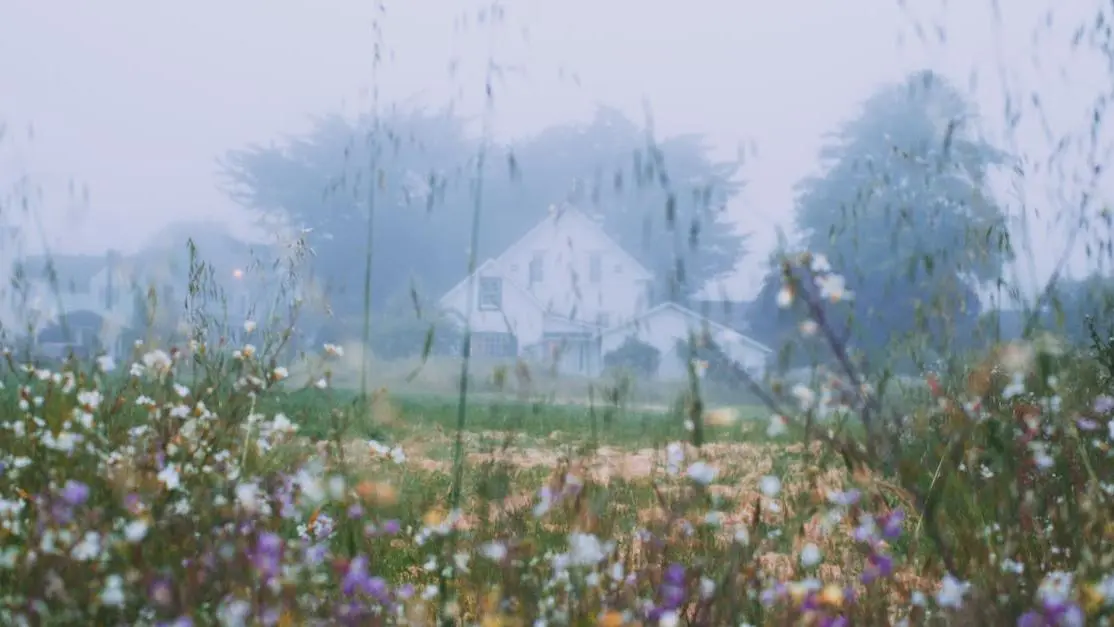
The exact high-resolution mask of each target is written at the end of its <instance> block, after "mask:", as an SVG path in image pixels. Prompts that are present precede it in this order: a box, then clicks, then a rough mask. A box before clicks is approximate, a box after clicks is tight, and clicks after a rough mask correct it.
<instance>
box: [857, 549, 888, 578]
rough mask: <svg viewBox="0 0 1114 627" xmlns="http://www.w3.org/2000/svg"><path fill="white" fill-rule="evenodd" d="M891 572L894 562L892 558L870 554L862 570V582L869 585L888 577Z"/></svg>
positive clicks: (874, 553)
mask: <svg viewBox="0 0 1114 627" xmlns="http://www.w3.org/2000/svg"><path fill="white" fill-rule="evenodd" d="M893 572H894V560H893V558H892V557H890V556H889V555H883V554H881V553H876V552H872V553H871V554H870V556H869V557H868V558H867V560H866V567H865V568H863V575H862V582H863V583H864V584H869V583H870V582H872V581H874V580H876V579H878V578H880V577H888V576H890V574H892V573H893Z"/></svg>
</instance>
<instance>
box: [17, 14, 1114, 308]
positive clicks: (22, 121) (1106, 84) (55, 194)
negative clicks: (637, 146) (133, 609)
mask: <svg viewBox="0 0 1114 627" xmlns="http://www.w3.org/2000/svg"><path fill="white" fill-rule="evenodd" d="M504 4H505V6H506V7H507V19H506V21H504V22H503V23H502V24H499V25H495V26H490V25H488V26H476V25H475V24H471V25H470V26H468V27H467V28H463V27H459V25H457V26H454V23H458V20H459V18H460V17H461V16H462V15H473V16H474V15H475V10H476V8H478V7H480V6H482V5H481V4H480V3H476V2H473V1H472V0H469V2H465V3H462V2H459V0H408V1H406V2H389V3H387V4H386V13H385V14H384V15H382V16H381V19H380V22H381V28H382V43H383V47H384V49H385V50H386V51H387V52H386V54H385V57H386V58H385V59H384V60H383V62H382V64H381V65H380V66H379V68H378V70H377V74H375V75H374V78H373V71H374V65H375V64H374V63H373V60H372V50H373V46H374V43H375V40H376V36H375V35H374V33H373V29H372V16H373V15H374V14H375V13H376V8H375V7H376V5H375V4H374V3H373V2H370V1H368V0H330V1H328V2H301V1H296V0H236V1H234V2H228V1H227V0H226V1H223V2H218V1H217V0H194V1H191V2H181V3H170V2H159V3H154V2H148V1H143V0H101V1H100V2H96V3H78V2H73V3H65V4H59V3H47V2H32V1H30V0H6V1H5V2H2V3H0V89H2V90H3V91H2V92H0V93H2V96H0V121H4V122H6V124H7V128H8V131H7V133H8V134H7V137H6V138H5V139H4V140H3V141H2V142H0V185H2V186H3V187H0V197H3V195H4V194H10V193H11V188H12V185H13V184H14V181H16V180H17V179H18V178H19V177H22V176H26V177H27V178H28V179H29V180H30V181H31V182H32V183H33V184H34V185H35V186H37V187H38V188H41V190H42V197H41V198H39V199H36V200H35V201H34V202H33V203H32V206H33V208H34V210H35V211H36V215H37V216H40V217H41V222H42V227H43V230H44V231H45V233H46V234H47V241H48V243H49V244H50V245H51V246H52V247H53V248H54V250H56V251H62V250H64V251H69V252H80V251H100V250H103V249H104V248H105V247H108V246H111V247H115V248H119V249H123V250H125V251H127V250H131V249H134V248H135V247H137V246H138V245H140V244H141V243H142V241H143V240H144V239H145V238H147V237H149V236H151V235H152V234H154V233H155V232H156V231H158V230H159V229H160V228H161V227H163V226H165V225H166V224H167V223H168V222H170V221H173V220H182V219H191V220H192V219H205V218H220V219H224V220H227V221H229V222H230V223H232V224H234V225H236V227H237V228H245V227H246V225H248V224H249V218H248V216H247V214H246V212H244V211H242V210H240V209H238V208H237V207H235V206H234V205H233V204H232V203H231V202H230V201H229V200H228V199H227V198H226V197H225V196H224V195H223V194H222V193H221V192H220V191H219V190H218V189H217V188H216V185H215V182H216V179H215V174H216V172H217V165H216V158H217V157H218V156H220V155H221V154H222V153H224V152H225V151H227V150H229V149H233V148H239V147H242V146H244V145H245V144H246V143H249V142H253V141H262V142H267V141H271V140H278V139H281V137H282V135H284V134H289V133H297V132H300V131H303V130H305V129H306V128H307V127H308V124H309V116H311V115H314V114H327V113H331V112H338V111H342V112H346V113H350V114H351V113H356V112H358V111H366V110H368V108H369V107H370V106H371V101H372V94H373V93H374V91H375V90H374V89H373V87H374V86H377V88H378V90H377V91H378V93H379V99H380V103H381V106H386V105H387V103H390V102H400V103H423V104H430V105H434V106H440V105H444V104H446V103H448V102H450V101H452V102H454V103H455V104H456V106H457V108H458V110H459V111H460V112H461V113H464V114H469V115H479V114H480V113H481V112H482V111H483V109H484V107H483V83H484V78H483V77H484V72H485V67H486V64H487V63H488V60H489V59H491V60H494V61H495V62H496V63H498V64H500V65H501V66H504V67H505V68H507V73H506V75H505V80H504V81H503V82H502V83H500V84H498V85H497V86H496V89H495V102H494V110H493V112H492V116H491V118H490V119H491V120H492V131H493V132H494V134H495V135H496V137H498V138H500V139H503V140H513V139H514V138H516V137H523V136H525V135H528V134H530V133H534V132H537V131H539V130H541V129H542V128H544V127H545V126H547V125H551V124H554V123H559V122H562V121H567V120H571V119H584V118H586V117H587V116H588V115H590V114H591V112H592V110H593V108H594V106H595V105H596V104H597V103H599V104H606V105H614V106H618V107H620V108H622V109H623V110H625V111H626V112H628V114H630V115H631V116H632V117H633V118H634V119H636V120H641V119H642V118H643V112H644V110H645V107H646V106H648V107H649V110H650V111H651V112H652V116H653V120H654V124H655V129H656V131H657V133H658V134H659V135H669V134H673V133H680V132H702V133H707V134H708V135H709V136H710V138H711V140H712V141H713V142H714V145H715V148H716V150H717V151H719V152H720V153H722V155H723V156H728V157H731V156H734V155H736V154H737V153H738V152H739V150H740V147H741V146H745V145H754V146H756V152H755V154H751V155H748V157H747V162H746V166H745V168H744V170H743V172H742V176H743V178H744V179H745V180H746V181H747V182H748V185H747V188H746V191H745V192H744V194H743V195H742V196H741V197H740V198H739V200H738V201H737V202H736V203H735V205H734V206H732V207H731V208H730V209H731V211H732V215H733V216H734V217H735V218H736V220H737V221H738V224H739V228H741V229H742V230H743V231H746V232H751V233H753V237H752V240H751V243H752V250H751V254H750V255H749V256H748V257H747V258H745V259H744V260H743V262H742V263H741V266H740V269H739V273H738V276H737V277H734V278H732V279H730V280H728V281H726V282H725V283H724V288H725V289H726V291H727V292H728V294H729V295H732V296H744V297H749V296H751V295H752V294H753V292H754V289H755V286H756V285H757V280H758V278H759V273H760V272H761V270H762V262H763V261H764V259H765V258H766V253H767V252H768V251H769V250H770V248H771V246H772V245H773V243H774V232H775V227H776V226H779V225H780V226H783V227H787V226H788V225H789V220H790V218H791V211H792V190H791V187H792V185H793V183H794V182H795V181H796V180H797V179H799V178H800V177H801V176H803V175H805V174H807V173H809V172H810V171H812V170H814V169H815V167H816V158H815V155H816V151H817V150H818V148H819V146H820V141H821V139H822V136H823V134H824V133H826V132H829V131H831V130H833V129H834V128H835V127H836V126H837V125H838V123H839V122H840V121H841V120H844V119H846V118H847V117H848V116H850V115H852V114H854V112H855V110H856V106H857V104H858V103H860V102H861V101H862V100H863V99H865V98H866V97H867V96H868V95H869V94H870V92H871V90H872V89H874V88H876V87H878V86H879V85H880V84H882V83H883V82H885V81H896V80H900V79H901V78H902V75H903V74H904V73H906V72H908V71H911V70H915V69H920V68H922V67H931V68H933V69H936V70H938V71H941V72H942V73H944V74H946V75H947V76H949V77H951V78H953V79H954V80H955V81H956V82H957V83H958V84H959V85H960V86H962V87H966V86H968V85H973V87H974V89H973V92H972V93H973V95H974V96H975V98H976V100H977V102H978V104H979V106H980V107H981V108H982V110H983V113H984V116H985V118H986V121H987V123H988V124H989V126H990V128H991V130H992V131H993V132H994V133H996V134H999V135H1000V137H999V139H1003V140H1005V139H1009V140H1010V142H1011V143H1010V144H1007V146H1008V147H1010V148H1012V149H1013V150H1015V151H1016V152H1017V153H1019V154H1020V155H1022V156H1023V157H1025V158H1027V159H1028V161H1029V163H1030V164H1035V163H1039V162H1041V161H1044V160H1047V159H1048V157H1049V155H1051V154H1053V152H1054V149H1053V147H1054V146H1055V144H1056V143H1057V142H1058V141H1059V140H1060V139H1061V138H1064V137H1086V136H1087V134H1088V133H1089V132H1090V125H1091V120H1090V114H1089V110H1090V107H1091V106H1092V104H1093V101H1094V100H1095V98H1096V97H1097V96H1099V95H1100V94H1102V93H1108V92H1110V90H1111V85H1112V84H1114V81H1112V80H1111V76H1110V71H1109V69H1108V67H1107V66H1106V62H1105V60H1103V59H1101V58H1099V57H1098V56H1097V55H1095V54H1089V53H1087V52H1086V51H1076V52H1072V51H1071V50H1070V47H1069V43H1070V38H1071V33H1072V31H1073V30H1074V29H1075V28H1076V27H1077V26H1078V25H1080V24H1081V23H1084V22H1089V21H1091V20H1093V16H1094V15H1095V14H1096V12H1097V10H1098V9H1096V7H1098V6H1100V5H1101V2H1098V1H1097V0H1078V1H1077V2H1072V3H1063V2H1060V3H1055V2H1052V1H1051V0H1048V1H1044V0H1011V1H1010V2H1008V3H1002V4H1003V5H1006V6H1005V7H1004V8H1003V10H1002V20H1001V22H1000V23H998V22H997V21H996V20H995V19H994V18H993V13H992V10H991V6H992V4H991V2H990V1H989V0H972V1H970V2H967V3H957V2H952V3H947V6H944V5H943V4H942V3H940V2H939V1H937V0H909V1H908V2H907V4H908V5H910V7H912V8H911V9H907V10H903V9H901V8H899V6H898V2H896V1H895V0H858V1H856V2H825V1H822V0H811V1H805V0H786V1H784V2H780V3H765V2H757V1H754V0H733V1H732V0H691V1H690V2H686V3H677V2H667V1H666V0H606V1H601V0H594V1H592V2H590V1H589V0H564V1H562V2H551V1H543V0H508V1H507V2H505V3H504ZM63 7H64V8H63ZM1049 8H1054V10H1055V20H1054V21H1053V23H1052V26H1051V27H1047V26H1045V25H1044V17H1045V14H1046V13H1047V12H1048V10H1049ZM918 22H919V23H921V24H922V25H924V27H925V32H926V34H927V35H928V36H929V39H930V42H929V43H927V44H926V43H922V42H921V41H920V40H919V39H918V38H917V36H916V33H915V30H914V28H913V26H914V24H915V23H918ZM937 24H938V25H940V26H941V30H942V31H943V32H944V33H946V35H947V40H946V41H944V42H943V43H941V42H939V41H937V40H936V39H935V38H936V34H935V33H936V30H935V25H937ZM1034 33H1037V34H1038V36H1037V37H1036V39H1034ZM1041 33H1043V34H1041ZM453 59H458V60H459V69H458V71H457V72H456V73H455V74H454V75H452V76H450V72H449V66H450V61H452V60H453ZM972 76H975V77H976V78H977V80H976V81H972V80H971V78H972ZM1034 91H1036V92H1037V93H1039V96H1040V101H1041V106H1042V109H1043V111H1044V115H1045V118H1046V119H1044V120H1041V119H1040V118H1039V117H1038V116H1036V115H1034V113H1035V109H1034V105H1033V103H1032V98H1031V97H1030V96H1029V94H1031V93H1032V92H1034ZM1005 93H1013V94H1015V95H1018V96H1023V97H1024V99H1023V100H1024V105H1023V109H1024V113H1023V116H1022V122H1021V124H1020V126H1019V127H1018V128H1017V129H1015V131H1014V132H1013V133H1010V134H1009V135H1008V137H1007V133H1006V128H1005V124H1004V119H1005V115H1004V103H1005V100H1006V98H1005V95H1004V94H1005ZM30 127H33V129H34V133H33V136H32V135H31V134H30V133H29V132H28V129H29V128H30ZM1111 137H1114V134H1112V133H1109V132H1108V133H1104V135H1103V139H1102V141H1103V143H1104V144H1107V143H1109V140H1110V139H1111ZM1072 151H1074V152H1073V154H1074V156H1071V157H1070V158H1067V159H1066V161H1064V162H1063V163H1061V164H1060V166H1059V167H1060V168H1066V173H1064V172H1060V173H1056V172H1049V173H1044V174H1042V175H1033V173H1029V176H1028V179H1027V182H1026V183H1025V185H1024V187H1023V190H1022V191H1023V192H1024V194H1023V198H1024V199H1025V200H1026V201H1027V203H1028V204H1029V205H1033V206H1039V207H1042V208H1043V209H1042V210H1043V212H1044V215H1045V216H1046V217H1045V218H1044V220H1045V223H1044V224H1041V225H1040V227H1039V228H1037V229H1034V230H1035V231H1036V232H1037V233H1039V234H1040V240H1039V241H1038V242H1036V244H1035V245H1034V246H1033V248H1032V250H1033V251H1034V253H1035V259H1034V260H1033V261H1034V264H1035V268H1036V272H1037V275H1038V278H1043V277H1044V276H1047V274H1048V273H1049V272H1050V270H1051V268H1052V267H1053V265H1054V262H1055V260H1056V259H1057V258H1058V257H1059V255H1060V253H1061V252H1062V250H1063V248H1064V246H1065V242H1066V240H1065V238H1064V237H1063V234H1062V233H1060V232H1058V231H1057V229H1056V228H1055V227H1054V226H1053V225H1052V224H1051V223H1052V221H1053V218H1052V217H1051V216H1054V215H1056V214H1060V215H1061V220H1062V219H1063V215H1064V211H1063V210H1062V209H1061V207H1069V208H1070V207H1071V206H1073V205H1075V204H1077V203H1078V197H1079V194H1080V193H1081V192H1082V188H1081V187H1080V186H1079V185H1077V184H1075V183H1072V182H1071V181H1070V180H1068V179H1069V178H1070V177H1071V176H1074V175H1075V174H1079V173H1083V172H1085V170H1086V161H1085V160H1084V159H1083V158H1082V157H1081V156H1080V155H1083V154H1084V153H1085V152H1086V150H1085V147H1084V146H1076V147H1073V148H1071V150H1069V153H1072ZM1041 169H1042V171H1043V170H1044V169H1045V168H1044V167H1043V166H1042V167H1041ZM71 181H73V191H71V183H70V182H71ZM84 189H87V190H88V201H87V202H86V201H85V200H84V196H83V190H84ZM1003 191H1004V193H1007V194H1008V197H1007V200H1011V202H1013V203H1014V204H1017V203H1018V202H1019V197H1018V196H1017V195H1016V192H1015V190H1011V189H1009V188H1008V187H1006V186H1003ZM1111 192H1114V184H1111V183H1110V182H1109V181H1108V180H1105V179H1104V181H1103V190H1102V195H1103V197H1104V199H1110V198H1114V195H1112V194H1111ZM8 219H11V216H9V218H8ZM1060 230H1061V231H1062V230H1063V229H1060ZM29 244H30V246H31V247H32V248H34V247H35V246H36V245H37V244H38V242H29ZM1079 248H1080V251H1082V246H1080V247H1079ZM1077 256H1080V257H1081V253H1080V255H1077ZM1084 265H1085V264H1084V263H1083V262H1082V260H1081V259H1080V263H1078V264H1077V268H1082V267H1084ZM1022 266H1023V268H1022V269H1023V270H1024V275H1023V276H1024V277H1025V278H1026V279H1030V280H1031V279H1032V277H1029V276H1028V275H1029V264H1028V260H1026V261H1025V263H1024V264H1022Z"/></svg>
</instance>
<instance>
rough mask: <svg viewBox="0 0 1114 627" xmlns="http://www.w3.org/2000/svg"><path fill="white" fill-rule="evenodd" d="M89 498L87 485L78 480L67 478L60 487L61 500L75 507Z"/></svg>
mask: <svg viewBox="0 0 1114 627" xmlns="http://www.w3.org/2000/svg"><path fill="white" fill-rule="evenodd" d="M88 499H89V486H87V485H85V484H84V483H81V482H79V481H73V480H72V479H71V480H67V481H66V485H65V486H64V487H63V488H62V500H64V501H65V502H66V503H68V504H69V505H70V506H73V507H76V506H78V505H81V504H83V503H85V501H87V500H88Z"/></svg>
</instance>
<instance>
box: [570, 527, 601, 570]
mask: <svg viewBox="0 0 1114 627" xmlns="http://www.w3.org/2000/svg"><path fill="white" fill-rule="evenodd" d="M606 557H607V552H606V551H605V550H604V546H603V544H602V543H600V539H599V538H597V537H596V536H594V535H592V534H590V533H579V532H573V533H570V534H569V561H570V562H571V563H572V564H573V565H575V566H595V565H596V564H599V563H600V562H602V561H603V560H604V558H606Z"/></svg>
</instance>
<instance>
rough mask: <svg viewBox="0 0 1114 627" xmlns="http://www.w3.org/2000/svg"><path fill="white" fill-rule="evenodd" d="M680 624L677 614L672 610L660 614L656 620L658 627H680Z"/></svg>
mask: <svg viewBox="0 0 1114 627" xmlns="http://www.w3.org/2000/svg"><path fill="white" fill-rule="evenodd" d="M680 624H681V618H680V617H679V616H678V615H677V612H676V611H674V610H669V611H668V612H666V613H664V614H662V615H661V618H659V619H658V626H659V627H677V625H680Z"/></svg>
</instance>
